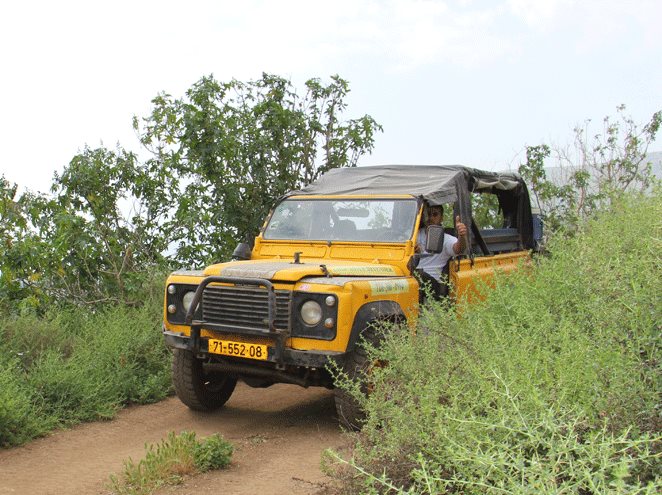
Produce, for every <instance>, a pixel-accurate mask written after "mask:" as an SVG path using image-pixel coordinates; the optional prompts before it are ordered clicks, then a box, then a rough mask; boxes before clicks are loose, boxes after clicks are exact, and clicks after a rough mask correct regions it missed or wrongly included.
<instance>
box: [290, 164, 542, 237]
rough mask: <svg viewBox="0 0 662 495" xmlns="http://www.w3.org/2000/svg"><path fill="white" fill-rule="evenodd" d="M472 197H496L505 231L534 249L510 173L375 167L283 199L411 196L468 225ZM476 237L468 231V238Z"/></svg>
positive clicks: (523, 196)
mask: <svg viewBox="0 0 662 495" xmlns="http://www.w3.org/2000/svg"><path fill="white" fill-rule="evenodd" d="M472 192H489V193H493V194H496V195H497V197H498V200H499V208H500V209H501V210H502V212H503V214H504V217H506V218H507V220H506V222H507V224H508V225H504V227H506V226H507V227H516V228H517V229H518V231H519V235H520V236H521V240H522V244H523V246H524V247H525V248H527V249H532V248H533V247H534V245H535V243H534V240H533V221H532V217H531V205H530V202H529V201H530V200H529V192H528V190H527V187H526V184H525V183H524V180H523V179H522V178H521V177H520V176H519V174H517V173H514V172H488V171H484V170H478V169H475V168H470V167H464V166H462V165H379V166H370V167H351V168H334V169H332V170H329V171H328V172H326V173H325V174H324V175H322V177H320V178H319V179H318V180H316V181H315V182H313V183H311V184H309V185H308V186H306V187H305V188H303V189H301V190H300V191H293V192H291V193H289V194H287V195H286V197H288V196H294V195H297V196H306V195H311V196H313V195H315V196H319V195H325V196H326V195H329V196H335V195H367V196H373V195H374V196H380V195H391V194H404V195H411V196H412V197H415V198H417V199H418V200H419V201H426V202H427V203H428V204H430V205H442V204H446V203H453V204H454V211H453V214H454V215H458V216H460V218H461V219H463V220H464V221H465V223H467V222H468V221H469V219H470V220H471V223H472V224H473V223H474V222H473V216H472V211H471V200H470V195H471V193H472ZM475 235H476V233H475V232H473V231H472V230H470V231H469V237H470V239H472V238H473V237H474V236H475Z"/></svg>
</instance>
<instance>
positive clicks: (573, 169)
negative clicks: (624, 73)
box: [519, 105, 662, 232]
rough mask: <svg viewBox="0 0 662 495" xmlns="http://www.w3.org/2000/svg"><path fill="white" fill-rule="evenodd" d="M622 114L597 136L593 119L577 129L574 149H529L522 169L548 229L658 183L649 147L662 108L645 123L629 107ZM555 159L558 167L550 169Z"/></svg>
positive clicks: (569, 225) (569, 226) (574, 222)
mask: <svg viewBox="0 0 662 495" xmlns="http://www.w3.org/2000/svg"><path fill="white" fill-rule="evenodd" d="M617 112H618V117H617V118H616V119H613V118H611V117H609V116H607V117H605V118H604V119H603V128H602V131H601V132H599V133H597V134H595V135H590V132H589V130H590V129H589V127H590V121H586V122H585V124H584V126H583V127H576V128H575V129H574V137H575V139H574V143H573V145H572V147H570V148H569V149H563V148H552V147H550V146H549V145H547V144H542V145H538V146H529V147H527V149H526V163H524V164H522V165H521V166H520V168H519V172H520V173H521V174H522V176H523V177H524V179H525V180H526V181H527V182H528V184H529V186H530V187H531V188H532V191H533V197H534V199H535V201H536V202H537V204H538V206H539V207H540V210H541V214H542V216H543V219H544V220H545V222H546V228H547V230H548V231H549V232H553V231H555V230H558V229H565V230H566V231H573V230H575V229H576V228H577V226H578V225H579V224H580V223H581V222H582V221H583V220H585V219H587V218H588V217H590V216H591V215H593V213H594V212H595V211H597V210H598V209H599V208H601V207H605V206H608V205H609V204H610V203H611V201H612V200H613V199H614V198H617V197H619V196H620V195H621V194H622V193H625V192H628V191H646V190H648V189H650V187H651V185H652V183H653V182H654V181H655V177H654V176H653V174H652V167H651V163H650V162H649V161H648V160H647V151H648V147H649V145H650V144H651V143H652V142H654V141H655V138H656V136H657V133H658V131H659V129H660V124H661V123H662V111H657V112H655V113H654V114H653V115H652V117H651V119H650V121H649V122H648V123H646V124H645V125H643V126H640V125H638V124H636V123H635V122H634V121H633V120H632V118H631V117H629V116H627V115H626V114H625V105H620V106H618V107H617ZM550 157H551V158H552V159H553V160H554V161H555V162H556V166H555V167H553V168H552V169H546V161H547V159H549V158H550Z"/></svg>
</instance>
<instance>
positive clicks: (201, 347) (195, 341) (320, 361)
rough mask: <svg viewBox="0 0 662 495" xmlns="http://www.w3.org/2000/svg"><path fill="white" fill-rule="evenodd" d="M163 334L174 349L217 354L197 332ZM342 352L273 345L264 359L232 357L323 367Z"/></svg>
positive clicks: (254, 361) (282, 364)
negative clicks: (278, 350)
mask: <svg viewBox="0 0 662 495" xmlns="http://www.w3.org/2000/svg"><path fill="white" fill-rule="evenodd" d="M163 336H164V337H165V341H166V344H167V345H168V347H172V348H174V349H184V350H187V351H191V352H193V353H194V354H196V355H209V356H217V354H213V353H210V352H209V347H208V340H207V339H206V338H204V337H200V335H199V333H198V336H197V338H196V337H195V336H193V335H192V336H191V337H189V336H187V335H181V334H179V333H175V332H170V331H168V330H165V329H164V330H163ZM343 356H344V353H341V352H334V351H298V350H296V349H290V348H288V347H283V348H282V349H281V352H280V353H279V352H276V348H275V347H269V354H268V356H267V359H266V360H260V361H257V360H251V359H245V358H232V359H233V360H234V359H239V360H241V361H242V362H244V363H256V364H258V363H273V364H275V365H277V366H278V367H284V366H299V367H304V368H323V367H325V366H326V365H327V364H329V362H330V361H338V360H340V359H342V358H343ZM219 357H221V358H226V356H219Z"/></svg>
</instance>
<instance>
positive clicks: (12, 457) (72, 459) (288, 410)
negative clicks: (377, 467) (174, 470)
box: [0, 384, 347, 495]
mask: <svg viewBox="0 0 662 495" xmlns="http://www.w3.org/2000/svg"><path fill="white" fill-rule="evenodd" d="M181 430H188V431H195V432H196V433H197V434H198V435H199V436H203V437H204V436H207V435H210V434H212V433H215V432H219V433H221V434H222V435H223V436H224V437H225V438H226V439H227V440H229V441H230V442H232V444H233V445H234V446H235V453H234V455H233V458H232V459H233V460H232V464H231V466H230V467H229V468H228V469H225V470H221V471H213V472H210V473H206V474H203V475H200V476H196V477H193V478H190V479H189V480H187V481H186V483H184V484H183V485H180V486H177V487H175V488H165V489H162V490H161V491H159V492H158V493H159V494H163V495H165V494H170V495H172V494H177V495H183V494H194V493H195V494H211V493H224V494H232V495H234V494H237V495H252V494H255V493H259V494H260V495H271V494H273V495H276V494H295V495H299V494H301V495H303V494H306V495H311V494H320V493H324V492H325V491H326V490H325V487H326V485H327V483H328V482H329V479H328V478H327V477H326V476H324V475H323V474H322V472H321V470H320V454H321V452H322V451H323V450H324V449H326V448H329V447H332V448H336V449H340V448H343V447H344V446H345V445H346V444H347V440H346V439H345V438H343V436H342V434H341V432H340V429H339V427H338V423H337V420H336V416H335V409H334V404H333V393H332V392H330V391H328V390H326V389H320V388H311V389H302V388H299V387H297V386H292V385H274V386H272V387H270V388H267V389H251V388H249V387H247V386H246V385H243V384H239V385H238V386H237V389H236V391H235V393H234V395H233V396H232V397H231V398H230V400H229V401H228V403H227V404H226V406H225V408H223V409H221V410H219V411H217V412H214V413H210V414H203V413H196V412H193V411H190V410H189V409H187V408H186V407H185V406H184V405H183V404H181V403H180V402H179V400H177V399H176V398H170V399H167V400H165V401H163V402H161V403H158V404H153V405H149V406H141V407H133V408H130V409H128V410H125V411H122V412H121V413H120V414H119V416H118V417H117V419H115V420H113V421H108V422H101V423H91V424H87V425H81V426H79V427H76V428H74V429H72V430H69V431H61V432H57V433H55V434H53V435H51V436H49V437H46V438H41V439H38V440H35V441H33V442H31V443H29V444H28V445H25V446H23V447H18V448H14V449H10V450H4V451H0V495H6V494H21V495H23V494H30V495H40V494H44V495H45V494H48V495H55V494H58V495H59V494H77V495H78V494H82V495H85V494H94V495H98V494H106V493H108V489H107V487H106V483H107V481H108V477H109V475H110V474H111V473H118V472H120V471H121V469H122V461H123V460H125V459H128V458H129V457H131V458H133V459H135V460H138V459H140V458H142V457H143V455H144V452H145V449H144V447H145V444H146V443H156V442H159V441H160V440H161V439H163V438H164V437H165V436H166V435H167V433H168V432H169V431H176V432H179V431H181Z"/></svg>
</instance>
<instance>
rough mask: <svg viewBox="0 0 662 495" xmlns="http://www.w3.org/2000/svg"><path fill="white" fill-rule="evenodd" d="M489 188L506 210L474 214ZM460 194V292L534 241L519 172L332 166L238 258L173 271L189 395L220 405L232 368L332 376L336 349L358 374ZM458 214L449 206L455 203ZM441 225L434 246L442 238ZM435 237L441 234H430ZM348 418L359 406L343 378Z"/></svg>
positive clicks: (276, 212) (318, 382)
mask: <svg viewBox="0 0 662 495" xmlns="http://www.w3.org/2000/svg"><path fill="white" fill-rule="evenodd" d="M484 194H490V195H494V199H495V203H494V204H498V210H499V222H500V224H499V225H497V226H495V225H490V226H489V227H496V228H483V226H481V225H478V224H477V223H476V221H475V220H474V218H473V211H472V201H471V197H472V195H484ZM440 204H446V205H452V208H453V210H454V211H453V215H452V218H453V219H454V218H456V217H460V219H461V221H462V222H463V223H465V225H466V226H467V230H468V232H467V236H468V239H467V249H466V252H465V253H464V254H462V255H460V256H458V257H457V258H455V259H453V260H452V261H451V262H450V263H449V264H448V266H447V267H445V271H446V273H447V277H448V288H449V291H448V296H447V297H449V298H450V299H451V300H452V301H458V300H460V299H462V298H468V299H470V298H471V286H472V283H473V282H474V281H475V280H476V279H477V278H486V277H489V276H491V275H492V274H493V273H494V270H495V269H497V268H498V269H499V270H503V271H509V270H514V269H517V267H519V266H520V265H521V264H522V262H523V261H526V260H527V259H528V258H529V257H530V254H531V251H532V250H535V248H536V239H535V238H534V228H533V224H534V221H533V217H532V214H531V207H530V202H529V194H528V191H527V188H526V185H525V184H524V182H523V180H522V179H521V178H520V177H519V175H517V174H515V173H495V172H485V171H480V170H475V169H472V168H467V167H462V166H417V165H410V166H406V165H387V166H376V167H356V168H342V169H334V170H331V171H330V172H328V173H326V174H325V175H323V176H322V177H321V178H320V179H319V180H318V181H316V182H314V183H312V184H311V185H309V186H308V187H306V188H304V189H302V190H300V191H295V192H291V193H289V194H287V195H286V196H285V197H283V198H281V199H280V200H279V201H278V202H277V203H276V205H275V206H274V208H273V210H272V212H271V213H270V215H269V217H268V218H267V220H266V222H265V223H264V226H263V227H262V229H261V232H260V233H259V235H258V236H257V237H256V238H255V242H254V245H253V246H252V247H249V246H247V245H245V244H240V245H239V246H238V248H237V249H236V250H235V256H234V258H235V259H234V260H233V261H229V262H226V263H219V264H214V265H211V266H208V267H207V268H205V269H204V270H202V271H178V272H174V273H172V274H171V275H170V276H169V278H168V280H167V284H166V293H165V307H164V324H163V333H164V335H165V340H166V343H167V344H168V345H169V346H170V347H171V348H173V352H174V355H173V367H172V370H173V381H174V386H175V391H176V393H177V395H178V397H179V398H180V399H181V401H182V402H183V403H184V404H186V405H187V406H188V407H190V408H192V409H196V410H213V409H216V408H219V407H221V406H223V404H225V402H226V401H227V400H228V399H229V398H230V396H231V394H232V392H233V390H234V388H235V385H236V383H237V380H243V381H244V382H245V383H247V384H248V385H250V386H252V387H268V386H270V385H272V384H274V383H290V384H295V385H300V386H303V387H308V386H323V387H328V388H334V380H333V377H332V375H331V373H330V372H329V367H328V366H329V364H330V362H331V361H335V363H336V364H337V365H338V366H340V367H343V368H344V369H345V371H346V372H347V373H348V374H350V376H355V375H357V373H358V371H359V370H360V368H362V367H364V366H365V353H364V352H363V349H362V348H361V346H360V345H359V343H360V342H361V339H362V336H364V335H366V334H367V333H368V332H369V331H370V330H369V329H370V328H371V326H372V324H374V323H378V322H383V321H393V322H412V321H414V320H415V318H416V316H417V314H418V306H419V301H420V300H421V292H420V289H421V287H420V284H419V282H418V279H417V277H416V276H415V275H416V264H417V261H418V259H419V258H420V256H421V255H420V254H416V253H415V244H416V239H417V234H418V230H419V228H422V227H421V225H422V216H423V214H424V209H425V208H424V207H425V205H440ZM448 216H449V217H450V214H449V215H448ZM443 235H444V234H443V232H442V233H440V235H439V236H437V237H436V238H435V239H433V240H432V241H430V240H429V245H428V246H427V249H428V251H434V250H439V249H440V247H441V245H440V244H439V242H440V238H441V242H443ZM430 237H435V236H428V238H430ZM335 395H336V406H337V412H338V416H339V419H340V421H341V423H343V424H344V425H346V426H348V427H351V428H356V427H358V426H360V421H361V411H360V410H359V409H358V408H357V406H356V404H355V403H354V401H353V400H352V398H351V397H350V396H349V395H348V394H347V393H345V392H343V391H342V390H341V389H336V391H335Z"/></svg>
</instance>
